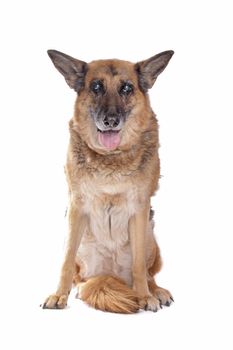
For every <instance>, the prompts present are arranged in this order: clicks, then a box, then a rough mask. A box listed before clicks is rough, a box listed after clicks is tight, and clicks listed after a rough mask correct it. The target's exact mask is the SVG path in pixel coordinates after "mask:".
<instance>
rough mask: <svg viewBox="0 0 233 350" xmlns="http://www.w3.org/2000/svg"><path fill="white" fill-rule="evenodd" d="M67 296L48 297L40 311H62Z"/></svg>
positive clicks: (53, 295) (54, 295) (65, 304)
mask: <svg viewBox="0 0 233 350" xmlns="http://www.w3.org/2000/svg"><path fill="white" fill-rule="evenodd" d="M67 299H68V295H66V294H63V295H58V294H52V295H50V296H49V297H48V298H47V299H46V300H45V302H44V303H43V304H42V305H41V307H42V309H64V308H65V307H66V306H67Z"/></svg>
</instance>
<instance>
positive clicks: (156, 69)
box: [135, 50, 174, 92]
mask: <svg viewBox="0 0 233 350" xmlns="http://www.w3.org/2000/svg"><path fill="white" fill-rule="evenodd" d="M173 54H174V51H171V50H170V51H164V52H161V53H159V54H158V55H155V56H153V57H151V58H149V59H148V60H145V61H141V62H138V63H136V65H135V69H136V72H137V74H138V81H139V86H140V88H141V89H142V90H143V91H144V92H146V91H147V90H148V89H150V88H152V86H153V85H154V82H155V80H156V79H157V77H158V75H159V74H160V73H162V71H163V70H164V69H165V68H166V66H167V64H168V62H169V61H170V59H171V57H172V55H173Z"/></svg>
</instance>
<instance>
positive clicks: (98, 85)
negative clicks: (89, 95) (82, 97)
mask: <svg viewBox="0 0 233 350" xmlns="http://www.w3.org/2000/svg"><path fill="white" fill-rule="evenodd" d="M90 89H91V91H92V92H94V93H95V94H96V95H98V94H103V93H104V85H103V83H102V81H101V80H94V81H93V82H92V83H91V86H90Z"/></svg>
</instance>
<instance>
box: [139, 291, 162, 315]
mask: <svg viewBox="0 0 233 350" xmlns="http://www.w3.org/2000/svg"><path fill="white" fill-rule="evenodd" d="M139 306H140V309H144V310H146V311H153V312H157V311H158V310H160V309H161V304H160V301H159V299H157V298H155V297H153V296H152V295H151V296H146V297H144V298H140V300H139Z"/></svg>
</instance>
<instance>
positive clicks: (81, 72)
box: [47, 50, 87, 92]
mask: <svg viewBox="0 0 233 350" xmlns="http://www.w3.org/2000/svg"><path fill="white" fill-rule="evenodd" d="M47 52H48V55H49V57H50V58H51V60H52V61H53V64H54V66H55V67H56V68H57V70H58V71H59V72H60V73H61V74H62V75H63V76H64V78H65V80H66V82H67V84H68V85H69V86H70V87H71V88H72V89H74V90H75V91H76V92H79V91H80V90H81V89H82V87H83V86H84V79H85V74H86V72H87V63H86V62H83V61H80V60H77V59H76V58H73V57H71V56H68V55H66V54H64V53H62V52H59V51H56V50H48V51H47Z"/></svg>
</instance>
